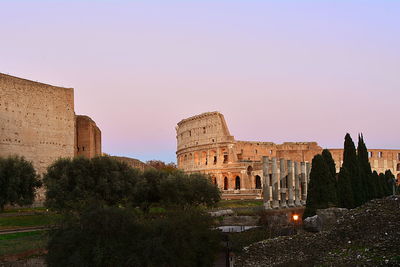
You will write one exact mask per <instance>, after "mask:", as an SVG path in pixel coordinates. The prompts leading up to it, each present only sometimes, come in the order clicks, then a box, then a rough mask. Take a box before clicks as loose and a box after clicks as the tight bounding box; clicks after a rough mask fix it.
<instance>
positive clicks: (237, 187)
mask: <svg viewBox="0 0 400 267" xmlns="http://www.w3.org/2000/svg"><path fill="white" fill-rule="evenodd" d="M235 190H240V177H239V176H236V179H235Z"/></svg>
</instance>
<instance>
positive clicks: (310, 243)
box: [235, 196, 400, 266]
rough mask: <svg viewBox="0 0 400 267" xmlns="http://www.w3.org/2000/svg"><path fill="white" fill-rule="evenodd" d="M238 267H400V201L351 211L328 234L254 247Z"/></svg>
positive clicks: (377, 201)
mask: <svg viewBox="0 0 400 267" xmlns="http://www.w3.org/2000/svg"><path fill="white" fill-rule="evenodd" d="M235 266H400V197H399V196H391V197H387V198H384V199H375V200H371V201H370V202H368V203H366V204H364V205H363V206H361V207H358V208H355V209H352V210H349V211H347V212H345V213H343V216H341V217H340V218H339V219H338V220H337V221H336V223H335V224H334V225H333V227H332V228H331V229H330V230H327V231H322V232H319V233H308V232H303V231H301V232H299V233H298V234H297V235H295V236H284V237H277V238H274V239H268V240H264V241H261V242H258V243H255V244H252V245H251V246H249V247H246V248H244V250H243V252H242V253H241V254H240V255H238V257H237V259H236V264H235Z"/></svg>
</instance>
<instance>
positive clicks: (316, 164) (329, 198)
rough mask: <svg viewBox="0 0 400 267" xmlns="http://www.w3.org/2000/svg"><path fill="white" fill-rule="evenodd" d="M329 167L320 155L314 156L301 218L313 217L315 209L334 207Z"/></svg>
mask: <svg viewBox="0 0 400 267" xmlns="http://www.w3.org/2000/svg"><path fill="white" fill-rule="evenodd" d="M327 153H329V151H328V152H325V154H327ZM329 154H330V153H329ZM326 156H327V155H326ZM329 163H330V162H329ZM330 167H332V166H328V164H327V162H326V161H325V158H324V157H323V156H322V155H316V156H314V158H313V160H312V168H311V172H310V183H309V188H308V194H307V202H306V208H305V211H304V214H303V218H306V217H309V216H313V215H315V214H316V210H317V209H324V208H329V207H332V206H336V204H337V195H336V184H335V182H334V178H333V177H332V168H330Z"/></svg>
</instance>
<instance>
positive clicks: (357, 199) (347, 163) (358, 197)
mask: <svg viewBox="0 0 400 267" xmlns="http://www.w3.org/2000/svg"><path fill="white" fill-rule="evenodd" d="M343 167H344V168H346V170H347V171H348V172H349V178H350V182H351V188H352V191H353V198H354V207H358V206H360V205H362V204H363V203H364V202H365V199H366V197H365V190H364V184H363V182H362V180H361V176H360V166H359V162H358V159H357V153H356V148H355V145H354V142H353V140H352V139H351V136H350V134H346V136H345V141H344V152H343Z"/></svg>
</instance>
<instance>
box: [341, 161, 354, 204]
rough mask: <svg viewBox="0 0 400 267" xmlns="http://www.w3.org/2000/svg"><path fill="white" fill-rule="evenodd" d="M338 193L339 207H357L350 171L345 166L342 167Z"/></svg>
mask: <svg viewBox="0 0 400 267" xmlns="http://www.w3.org/2000/svg"><path fill="white" fill-rule="evenodd" d="M337 194H338V204H339V207H341V208H348V209H352V208H354V207H355V204H354V197H353V189H352V187H351V177H350V172H349V171H348V170H347V169H346V168H345V167H342V168H340V172H339V175H338V181H337Z"/></svg>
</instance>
